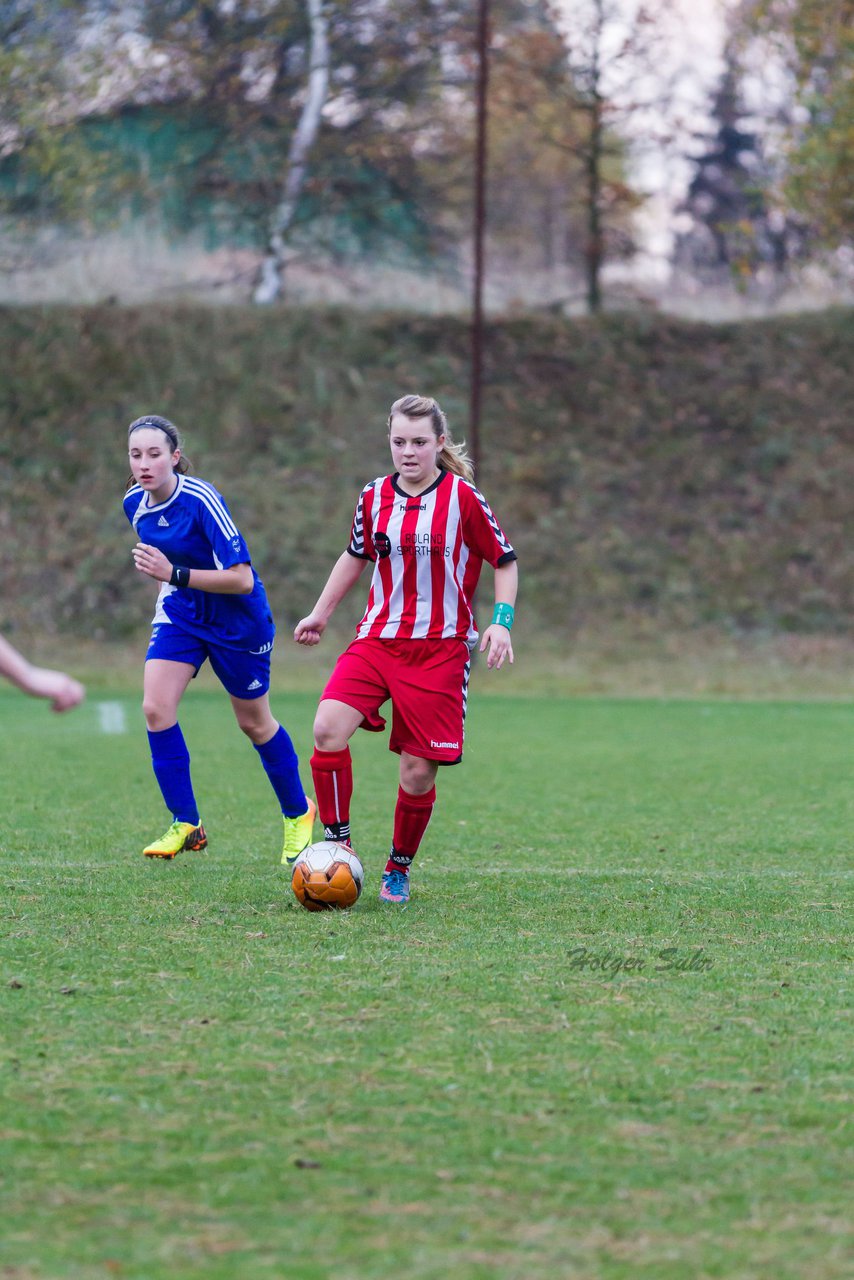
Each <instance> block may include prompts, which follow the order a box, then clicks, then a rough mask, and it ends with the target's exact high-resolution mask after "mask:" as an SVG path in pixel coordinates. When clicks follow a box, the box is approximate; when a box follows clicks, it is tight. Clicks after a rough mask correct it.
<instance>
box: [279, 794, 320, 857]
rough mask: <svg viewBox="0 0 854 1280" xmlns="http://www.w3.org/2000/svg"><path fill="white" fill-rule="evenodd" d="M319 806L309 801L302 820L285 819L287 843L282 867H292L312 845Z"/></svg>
mask: <svg viewBox="0 0 854 1280" xmlns="http://www.w3.org/2000/svg"><path fill="white" fill-rule="evenodd" d="M316 817H317V805H316V804H315V803H314V801H313V800H309V802H308V808H307V809H306V811H305V813H304V814H303V815H302V817H300V818H285V843H284V844H283V846H282V866H283V867H292V866H293V865H294V863H295V862H296V860H297V858H298V857H299V856H300V854H301V853H302V851H303V849H307V848H308V846H309V845H310V844H311V837H312V835H313V833H314V820H315V818H316Z"/></svg>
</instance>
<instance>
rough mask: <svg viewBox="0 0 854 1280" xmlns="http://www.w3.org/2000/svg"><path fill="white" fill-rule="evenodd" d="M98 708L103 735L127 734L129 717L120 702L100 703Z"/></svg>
mask: <svg viewBox="0 0 854 1280" xmlns="http://www.w3.org/2000/svg"><path fill="white" fill-rule="evenodd" d="M97 707H98V724H99V726H100V729H101V733H127V731H128V726H127V717H126V716H125V709H124V707H123V706H122V704H121V703H120V702H99V703H98V704H97Z"/></svg>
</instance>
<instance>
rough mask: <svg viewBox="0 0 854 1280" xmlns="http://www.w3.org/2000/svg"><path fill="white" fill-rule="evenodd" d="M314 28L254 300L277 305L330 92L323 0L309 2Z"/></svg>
mask: <svg viewBox="0 0 854 1280" xmlns="http://www.w3.org/2000/svg"><path fill="white" fill-rule="evenodd" d="M307 5H308V17H309V26H310V33H311V35H310V44H309V65H308V89H307V93H306V99H305V104H304V105H303V109H302V112H301V114H300V118H299V123H298V124H297V127H296V129H295V130H294V136H293V138H292V139H291V145H290V149H289V152H288V163H287V172H286V174H285V181H284V183H283V185H282V196H281V199H280V201H279V203H278V204H277V206H276V208H275V210H274V211H273V216H272V219H271V227H270V238H269V241H268V243H267V252H266V254H265V255H264V259H263V261H262V263H261V267H260V271H259V278H258V283H257V285H256V287H255V292H254V293H253V295H252V297H253V301H254V302H256V303H259V304H265V303H270V302H275V301H276V299H277V298H279V297H281V295H282V293H283V291H284V277H285V270H286V267H287V259H288V247H289V246H288V233H289V231H290V228H291V224H292V223H293V220H294V214H295V213H296V208H297V202H298V200H299V197H300V193H301V191H302V187H303V182H304V180H305V174H306V169H307V167H308V157H309V153H310V152H311V148H312V146H313V144H314V140H315V138H316V137H317V131H318V129H319V128H320V117H321V114H322V112H323V106H324V103H325V102H326V97H327V94H328V92H329V40H328V36H327V23H326V16H325V14H324V12H323V3H322V0H307Z"/></svg>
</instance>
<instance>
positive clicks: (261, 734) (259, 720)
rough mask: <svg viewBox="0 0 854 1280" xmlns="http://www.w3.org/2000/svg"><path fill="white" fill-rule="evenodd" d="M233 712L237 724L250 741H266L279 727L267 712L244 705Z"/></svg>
mask: <svg viewBox="0 0 854 1280" xmlns="http://www.w3.org/2000/svg"><path fill="white" fill-rule="evenodd" d="M235 714H236V716H237V723H238V725H239V726H240V728H241V729H242V731H243V732H244V733H245V734H246V736H247V738H248V739H249V741H250V742H255V743H262V742H267V741H268V740H269V739H270V738H271V737H272V736H273V734H274V733H275V732H276V730H277V729H278V727H279V726H278V724H277V723H276V721H275V720H274V719H273V717H272V716H271V715H270V714H269V712H262V711H260V710H254V709H252V708H249V707H245V708H241V709H240V710H239V711H237V712H236V713H235Z"/></svg>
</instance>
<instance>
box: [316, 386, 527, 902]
mask: <svg viewBox="0 0 854 1280" xmlns="http://www.w3.org/2000/svg"><path fill="white" fill-rule="evenodd" d="M388 431H389V445H390V447H391V456H392V461H393V463H394V467H395V471H394V473H393V474H392V475H389V476H381V477H379V478H378V479H376V480H372V481H371V482H370V484H368V485H366V486H365V488H364V489H363V490H362V492H361V494H360V495H359V500H358V502H357V504H356V511H355V514H354V516H353V525H352V529H351V533H350V545H349V546H348V547H347V549H346V551H344V552H343V554H342V555H341V556H340V557H339V559H338V560H337V561H336V563H335V565H334V566H333V569H332V572H331V574H330V575H329V579H328V581H327V583H326V586H325V587H324V588H323V591H322V592H321V593H320V597H319V598H318V601H317V603H316V604H315V606H314V608H313V609H312V611H311V613H310V614H309V615H308V617H306V618H303V619H302V621H300V622H299V623H297V626H296V629H295V631H294V639H295V640H296V642H297V643H298V644H305V645H315V644H317V643H318V642H319V641H320V638H321V636H322V634H323V632H324V630H325V629H326V626H327V623H328V622H329V619H330V618H331V617H332V614H333V612H334V611H335V609H336V607H337V606H338V605H339V604H340V602H341V601H342V600H343V598H344V596H345V595H346V594H347V592H348V591H350V589H351V588H352V587H353V586H355V584H356V582H357V581H358V579H359V577H360V576H361V574H362V571H363V570H364V568H365V565H366V564H367V563H368V561H370V562H371V564H372V565H373V574H372V577H371V585H370V589H369V592H368V603H367V608H366V609H365V613H364V616H363V617H362V620H361V622H360V623H359V625H358V627H357V628H356V638H355V640H354V641H353V642H352V644H351V645H350V646H349V648H348V649H347V650H346V651H345V652H344V653H343V654H341V656H340V658H339V659H338V662H337V663H336V666H335V670H334V671H333V673H332V676H331V677H330V679H329V681H328V683H327V685H326V688H325V689H324V691H323V694H322V696H321V700H320V705H319V707H318V710H317V716H316V718H315V722H314V742H315V751H314V755H313V756H312V760H311V769H312V775H313V777H314V785H315V789H316V793H317V802H318V808H319V811H320V819H321V821H322V822H323V824H324V827H325V832H326V838H327V839H329V840H344V841H347V842H349V840H350V799H351V796H352V792H353V774H352V765H351V760H350V749H349V747H348V745H347V744H348V742H349V740H350V738H351V737H352V735H353V734H354V733H355V731H356V729H358V728H360V727H361V728H363V729H369V730H374V731H380V730H382V729H383V728H384V727H385V720H384V719H383V717H382V716H380V714H379V709H380V707H381V706H382V704H383V703H384V702H385V701H386V700H387V699H389V698H390V699H391V703H392V728H391V737H390V740H389V749H390V750H391V751H395V752H397V753H398V754H399V756H400V786H399V788H398V795H397V805H396V808H395V814H394V836H393V840H392V846H391V853H390V856H389V859H388V862H387V864H386V869H385V873H384V874H383V884H382V889H381V892H380V897H381V898H382V899H383V901H385V902H407V901H408V899H409V869H410V866H411V864H412V860H413V858H414V857H415V854H416V852H417V850H418V846H419V844H420V842H421V838H422V836H423V835H424V832H425V831H426V829H427V824H428V822H429V821H430V817H431V814H432V812H433V805H434V803H435V799H436V787H435V781H436V773H437V770H438V767H439V765H440V764H446V765H448V764H458V763H459V761H460V760H461V759H462V752H463V732H464V723H465V712H466V695H467V688H468V676H469V670H470V654H471V650H472V649H473V648H474V646H475V645H476V644H477V641H478V631H477V627H476V625H475V619H474V613H473V610H472V599H473V596H474V592H475V588H476V587H477V582H478V578H479V576H480V571H481V567H482V565H483V562H484V561H486V562H487V563H488V564H490V565H492V567H493V569H494V570H495V609H494V612H493V616H492V622H491V623H490V625H489V626H488V627H487V628H486V630H485V631H484V633H483V637H482V639H481V642H480V651H481V653H483V652H486V653H487V660H486V665H487V667H488V668H493V667H494V668H496V669H499V668H500V667H502V666H503V665H504V662H505V660H508V661H510V662H511V663H512V661H513V646H512V643H511V640H510V628H511V626H512V625H513V606H514V604H515V601H516V589H517V580H518V575H517V568H516V552H515V551H514V550H513V548H512V546H511V545H510V543H509V542H508V540H507V538H506V536H505V534H504V531H503V530H502V528H501V526H500V524H499V523H498V521H497V520H496V518H495V516H494V515H493V513H492V510H491V508H490V506H489V503H488V502H487V501H486V499H485V498H484V496H483V494H481V493H480V492H479V491H478V490H477V489H476V488H475V486H474V484H473V483H472V469H471V463H470V461H469V459H468V457H467V456H466V453H465V447H464V446H463V445H461V444H455V443H454V442H453V440H452V439H451V433H450V431H449V429H448V425H447V421H446V419H445V415H444V413H443V412H442V410H441V409H440V407H439V405H438V404H437V403H436V401H435V400H432V399H430V398H429V397H427V396H416V395H410V396H404V397H402V399H400V400H396V401H395V403H394V404H393V405H392V407H391V413H390V414H389V418H388Z"/></svg>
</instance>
